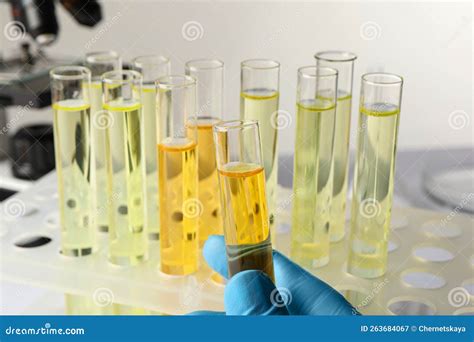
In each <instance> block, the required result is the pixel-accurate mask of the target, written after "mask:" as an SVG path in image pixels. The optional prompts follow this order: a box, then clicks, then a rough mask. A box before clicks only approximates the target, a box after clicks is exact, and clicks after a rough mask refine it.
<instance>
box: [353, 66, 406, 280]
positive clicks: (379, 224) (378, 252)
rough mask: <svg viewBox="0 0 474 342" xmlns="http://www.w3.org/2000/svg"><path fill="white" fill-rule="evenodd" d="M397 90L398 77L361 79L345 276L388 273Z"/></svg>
mask: <svg viewBox="0 0 474 342" xmlns="http://www.w3.org/2000/svg"><path fill="white" fill-rule="evenodd" d="M402 87H403V79H402V78H401V77H400V76H397V75H392V74H386V73H371V74H366V75H364V76H362V83H361V90H360V107H359V108H360V114H359V129H358V137H357V140H358V141H357V154H356V165H355V170H354V188H353V198H352V208H351V233H350V240H349V241H350V242H349V243H350V249H349V260H348V272H349V273H352V274H353V275H356V276H359V277H363V278H376V277H380V276H382V275H383V274H384V273H385V271H386V269H387V246H388V235H389V231H390V214H391V210H392V197H393V178H394V170H395V153H396V146H397V134H398V124H399V118H400V106H401V98H402Z"/></svg>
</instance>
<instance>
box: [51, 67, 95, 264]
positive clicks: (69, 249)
mask: <svg viewBox="0 0 474 342" xmlns="http://www.w3.org/2000/svg"><path fill="white" fill-rule="evenodd" d="M50 75H51V96H52V103H53V105H52V107H53V110H54V143H55V146H54V147H55V154H56V171H57V175H58V190H59V191H58V193H59V213H60V221H61V253H62V254H63V255H67V256H83V255H88V254H91V253H92V252H93V250H94V248H95V233H94V229H93V227H92V222H91V213H92V193H91V136H90V131H91V129H90V128H91V127H90V126H91V120H90V94H89V91H90V82H91V73H90V70H89V69H87V68H85V67H80V66H64V67H58V68H55V69H53V70H52V71H51V73H50Z"/></svg>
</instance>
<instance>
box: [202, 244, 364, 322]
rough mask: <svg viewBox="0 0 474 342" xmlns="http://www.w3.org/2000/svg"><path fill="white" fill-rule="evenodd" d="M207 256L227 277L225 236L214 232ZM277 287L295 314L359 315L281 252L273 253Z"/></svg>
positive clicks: (336, 294) (326, 286) (213, 265)
mask: <svg viewBox="0 0 474 342" xmlns="http://www.w3.org/2000/svg"><path fill="white" fill-rule="evenodd" d="M204 258H205V259H206V261H207V263H208V264H209V266H210V267H211V268H212V269H214V270H215V271H216V272H219V273H220V274H221V275H223V276H225V277H227V275H228V273H227V258H226V251H225V242H224V237H223V236H222V235H212V236H210V237H209V239H208V240H207V241H206V244H205V246H204ZM273 263H274V269H275V279H276V283H277V286H278V287H279V288H281V290H282V291H285V292H287V293H286V296H285V297H286V299H287V302H288V305H287V306H288V310H289V312H290V313H291V314H293V315H298V314H299V315H354V314H358V312H357V310H355V309H354V308H353V307H352V305H351V304H350V303H349V302H347V301H346V299H345V298H344V297H343V296H342V295H341V294H340V293H339V292H337V291H336V290H334V289H333V288H332V287H330V286H329V285H328V284H326V283H325V282H323V281H322V280H319V279H318V278H316V277H315V276H313V275H312V274H310V273H309V272H307V271H306V270H304V269H303V268H302V267H300V266H298V265H297V264H295V263H293V262H292V261H290V260H289V259H288V258H286V257H285V256H283V255H282V254H280V253H279V252H276V251H275V252H273Z"/></svg>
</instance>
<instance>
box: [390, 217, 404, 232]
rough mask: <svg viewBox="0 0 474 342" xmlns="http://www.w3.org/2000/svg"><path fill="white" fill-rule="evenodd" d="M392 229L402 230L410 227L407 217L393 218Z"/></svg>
mask: <svg viewBox="0 0 474 342" xmlns="http://www.w3.org/2000/svg"><path fill="white" fill-rule="evenodd" d="M391 226H392V229H402V228H406V227H407V226H408V218H407V217H406V216H405V215H400V216H392V222H391Z"/></svg>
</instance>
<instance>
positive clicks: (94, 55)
mask: <svg viewBox="0 0 474 342" xmlns="http://www.w3.org/2000/svg"><path fill="white" fill-rule="evenodd" d="M102 57H106V58H102ZM114 60H120V55H119V54H118V53H117V52H116V51H114V50H104V51H93V52H89V53H87V54H86V57H85V61H86V63H90V64H109V63H110V62H111V61H114Z"/></svg>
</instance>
